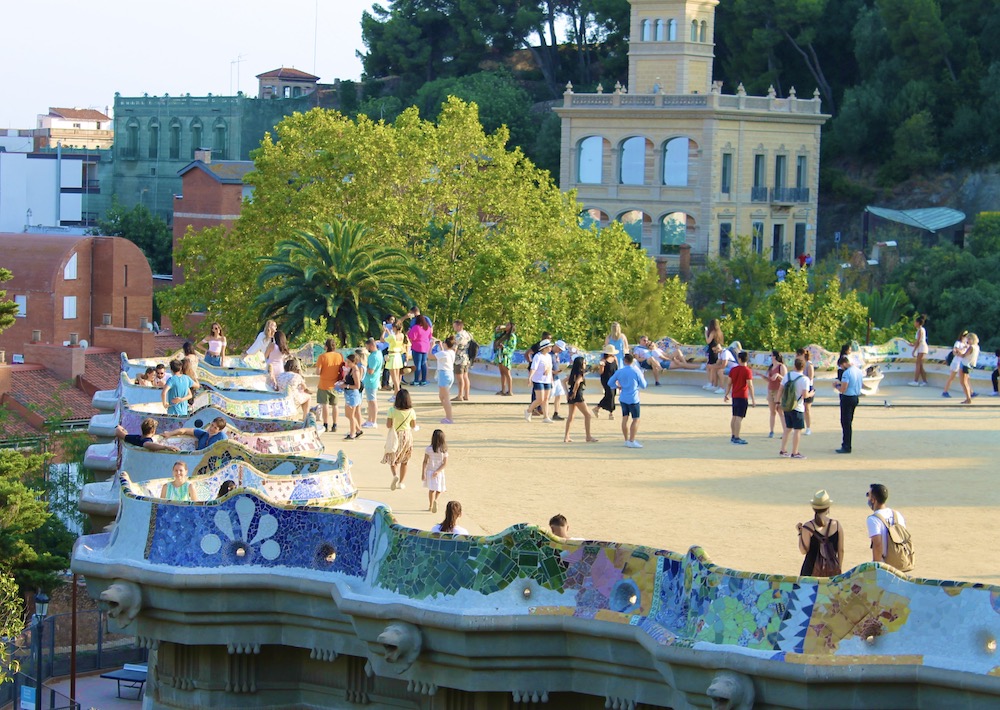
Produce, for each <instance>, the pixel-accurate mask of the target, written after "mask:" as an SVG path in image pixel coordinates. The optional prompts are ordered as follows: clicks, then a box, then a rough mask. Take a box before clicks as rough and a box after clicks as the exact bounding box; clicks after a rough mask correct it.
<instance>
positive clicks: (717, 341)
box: [702, 318, 726, 390]
mask: <svg viewBox="0 0 1000 710" xmlns="http://www.w3.org/2000/svg"><path fill="white" fill-rule="evenodd" d="M724 342H726V338H725V335H723V333H722V326H721V325H720V324H719V319H718V318H713V319H712V320H710V321H709V322H708V325H707V326H705V352H706V353H707V355H708V362H707V363H706V365H705V371H706V373H707V374H708V384H706V385H704V386H703V387H702V389H706V390H715V389H717V388H718V386H719V384H718V377H717V372H718V362H719V352H720V351H721V350H722V348H723V345H722V344H723V343H724Z"/></svg>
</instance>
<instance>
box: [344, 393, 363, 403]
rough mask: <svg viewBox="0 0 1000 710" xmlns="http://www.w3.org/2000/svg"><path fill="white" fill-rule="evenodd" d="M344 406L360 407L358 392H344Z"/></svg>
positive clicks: (359, 394)
mask: <svg viewBox="0 0 1000 710" xmlns="http://www.w3.org/2000/svg"><path fill="white" fill-rule="evenodd" d="M344 405H345V406H348V407H360V406H361V392H360V390H344Z"/></svg>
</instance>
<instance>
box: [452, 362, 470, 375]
mask: <svg viewBox="0 0 1000 710" xmlns="http://www.w3.org/2000/svg"><path fill="white" fill-rule="evenodd" d="M468 371H469V363H467V362H463V363H461V364H459V363H457V362H456V363H455V374H456V375H462V374H465V373H466V372H468Z"/></svg>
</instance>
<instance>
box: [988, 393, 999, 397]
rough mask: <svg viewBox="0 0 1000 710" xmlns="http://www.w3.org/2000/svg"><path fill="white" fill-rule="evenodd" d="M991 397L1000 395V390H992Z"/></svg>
mask: <svg viewBox="0 0 1000 710" xmlns="http://www.w3.org/2000/svg"><path fill="white" fill-rule="evenodd" d="M990 397H1000V392H990Z"/></svg>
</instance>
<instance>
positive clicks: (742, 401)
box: [733, 397, 750, 419]
mask: <svg viewBox="0 0 1000 710" xmlns="http://www.w3.org/2000/svg"><path fill="white" fill-rule="evenodd" d="M749 404H750V400H748V399H747V398H746V397H733V416H734V417H739V418H740V419H742V418H743V417H745V416H746V415H747V406H748V405H749Z"/></svg>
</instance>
